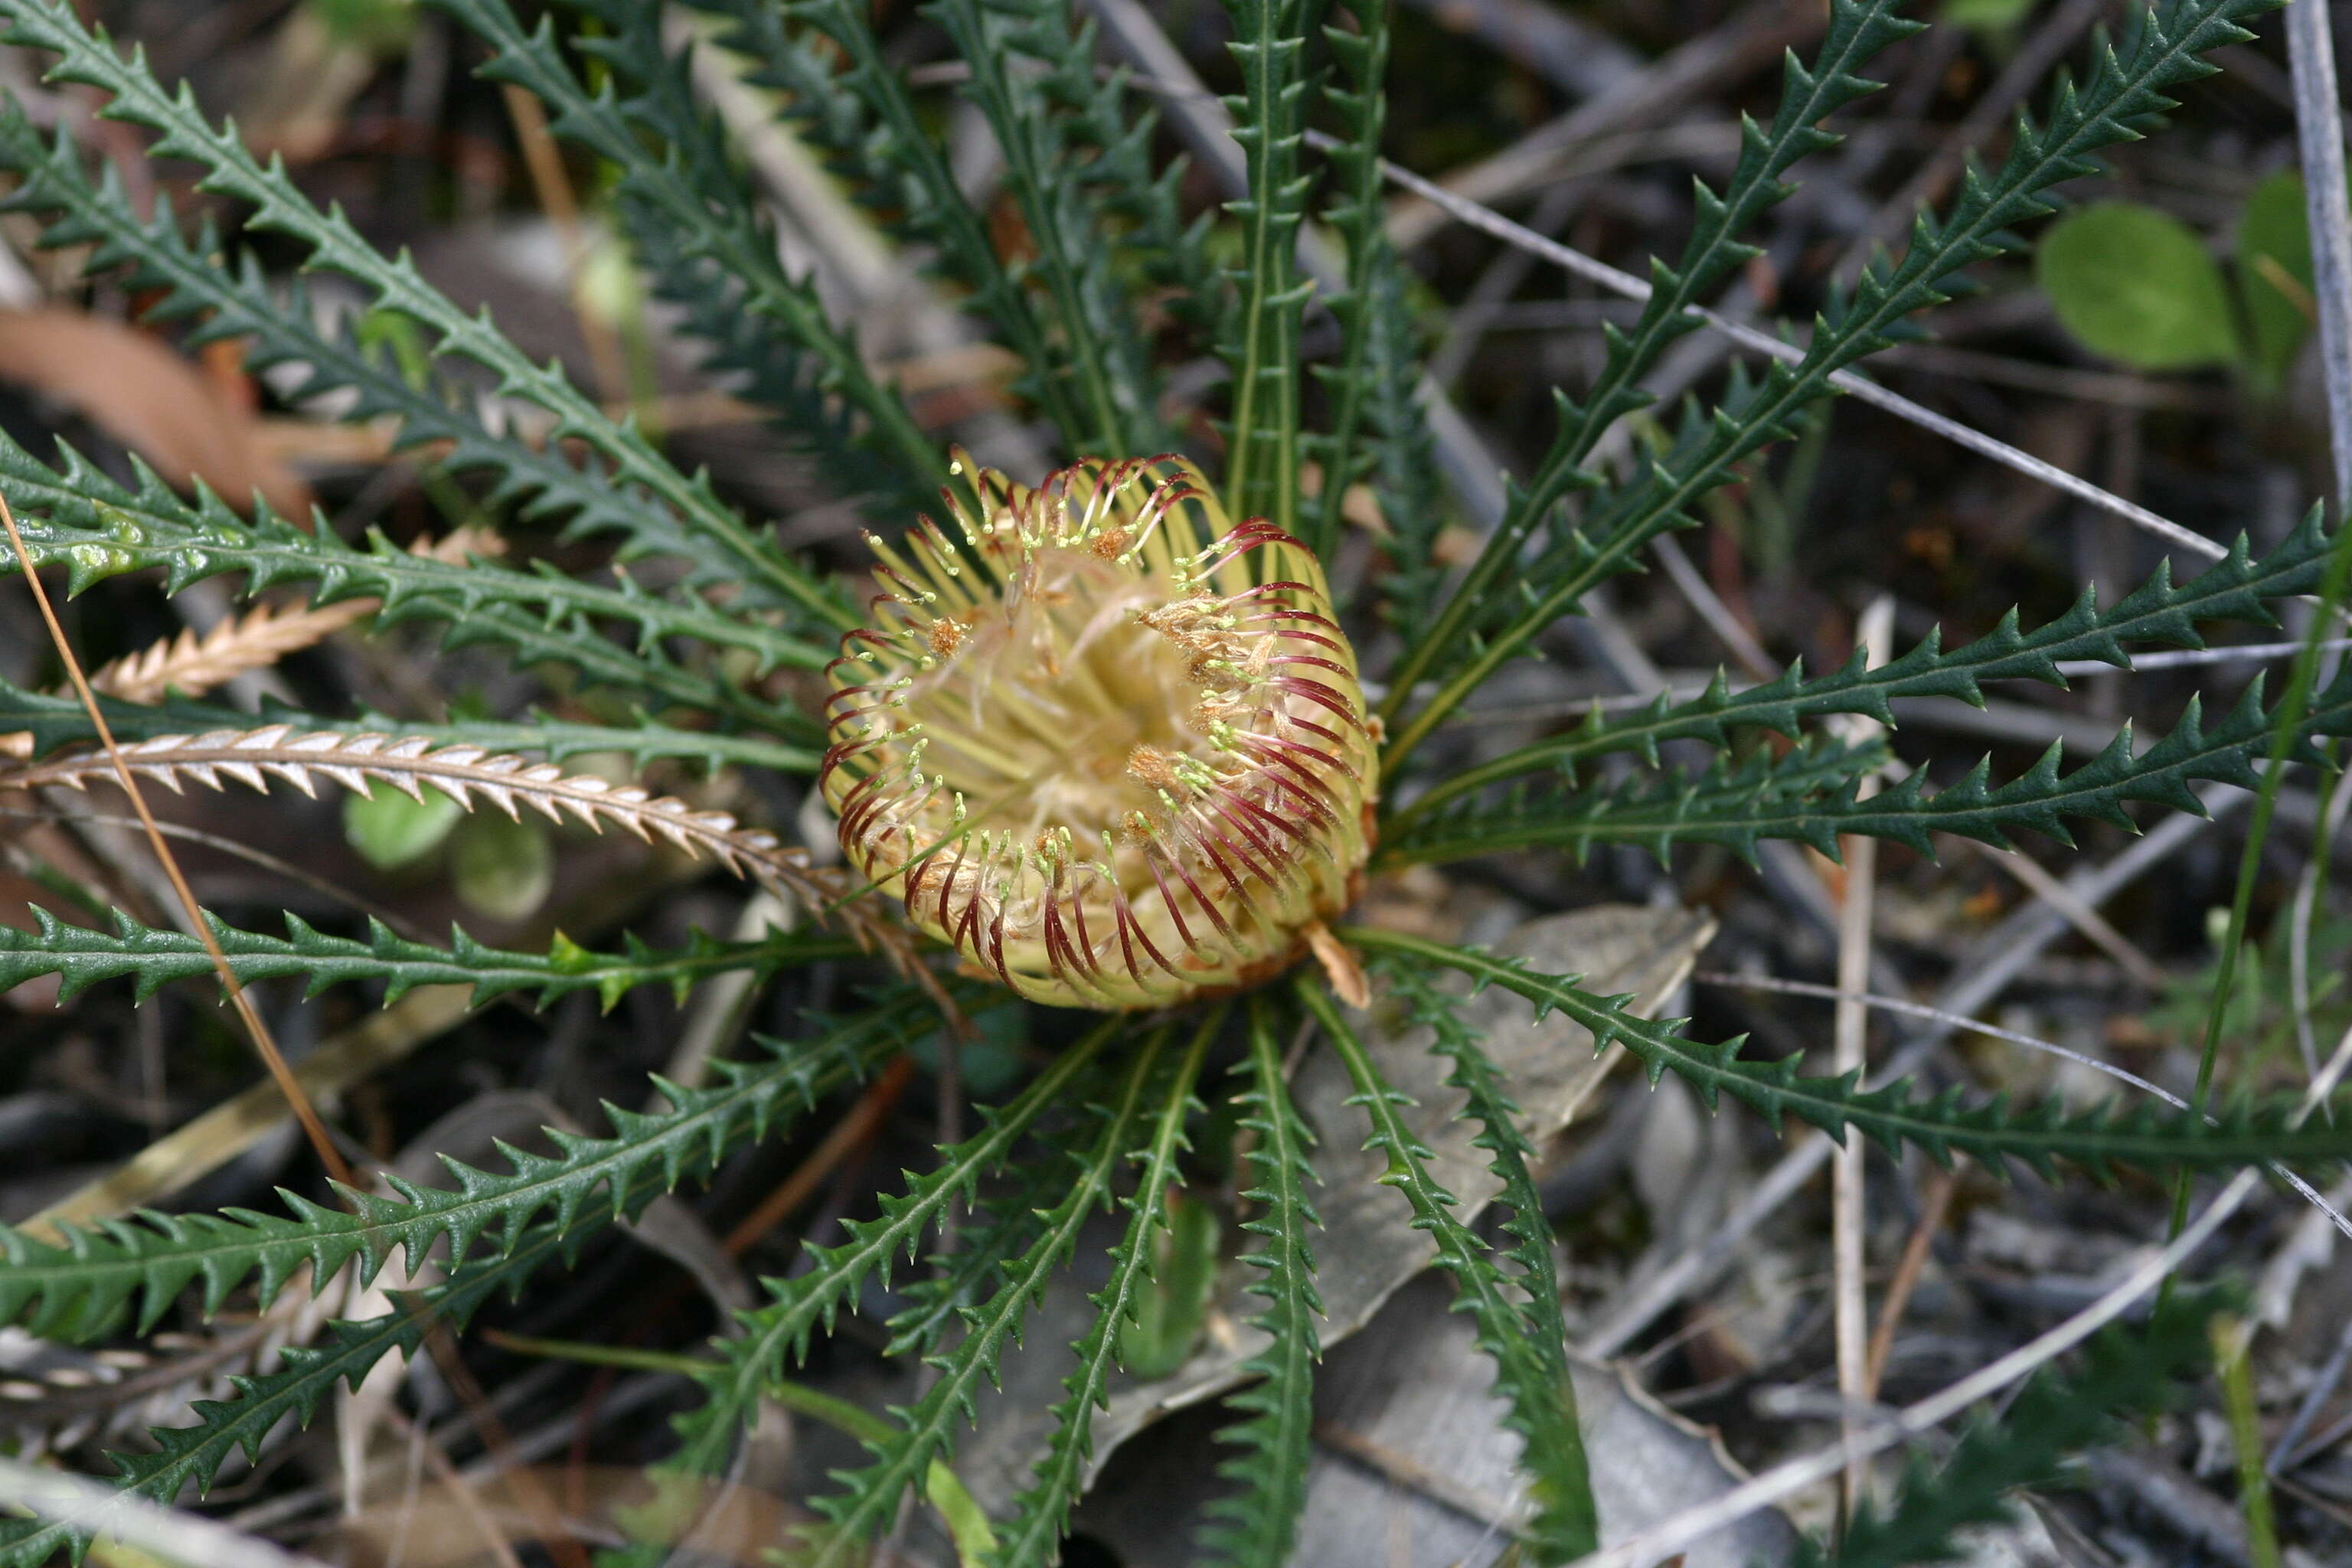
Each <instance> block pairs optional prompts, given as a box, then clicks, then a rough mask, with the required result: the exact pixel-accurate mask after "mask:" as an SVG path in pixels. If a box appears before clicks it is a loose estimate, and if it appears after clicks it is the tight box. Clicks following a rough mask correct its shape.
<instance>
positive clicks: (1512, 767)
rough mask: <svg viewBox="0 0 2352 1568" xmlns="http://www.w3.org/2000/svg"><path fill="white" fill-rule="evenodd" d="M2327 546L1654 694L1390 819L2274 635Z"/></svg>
mask: <svg viewBox="0 0 2352 1568" xmlns="http://www.w3.org/2000/svg"><path fill="white" fill-rule="evenodd" d="M2333 548H2334V545H2333V541H2332V537H2331V536H2330V535H2329V534H2328V533H2327V532H2326V529H2325V527H2324V524H2323V520H2322V517H2321V513H2320V510H2319V509H2318V508H2316V507H2315V508H2313V509H2312V510H2310V511H2309V512H2307V513H2305V516H2304V520H2303V521H2302V523H2301V525H2300V526H2298V527H2297V528H2296V529H2295V530H2294V532H2293V533H2291V534H2289V535H2288V536H2287V537H2286V538H2285V539H2284V540H2282V541H2281V542H2279V544H2278V545H2277V546H2276V547H2275V548H2274V549H2273V550H2271V551H2270V552H2268V553H2267V554H2265V555H2263V556H2262V557H2261V558H2260V559H2259V560H2257V559H2255V558H2254V557H2253V556H2252V554H2251V553H2250V551H2249V548H2248V545H2247V542H2246V539H2245V537H2244V536H2243V535H2240V536H2239V538H2238V539H2237V540H2236V541H2235V542H2233V543H2232V545H2231V550H2230V553H2229V554H2228V555H2227V556H2226V557H2224V558H2223V559H2221V560H2220V561H2217V562H2215V563H2213V564H2212V565H2211V566H2210V567H2208V568H2207V569H2206V570H2205V571H2203V572H2201V573H2200V574H2197V576H2196V577H2194V578H2192V579H2191V580H2189V582H2187V583H2184V584H2179V585H2177V586H2176V585H2175V584H2174V583H2173V581H2172V567H2171V563H2169V562H2166V563H2163V564H2160V565H2159V566H2158V568H2157V570H2156V573H2155V574H2154V575H2153V576H2151V577H2150V578H2149V579H2148V580H2147V582H2146V583H2144V584H2141V585H2140V586H2139V587H2138V588H2137V589H2136V590H2135V591H2133V592H2132V593H2130V594H2127V595H2125V596H2124V597H2123V598H2121V599H2119V600H2117V601H2116V603H2115V604H2114V605H2110V606H2108V607H2107V608H2106V609H2105V610H2102V609H2101V608H2099V605H2098V598H2097V594H2096V591H2095V590H2093V589H2085V590H2084V593H2083V595H2082V596H2081V597H2080V598H2078V599H2076V600H2075V601H2074V605H2073V607H2072V608H2070V609H2069V610H2068V611H2067V612H2066V613H2065V614H2064V615H2063V616H2059V617H2058V618H2057V619H2056V620H2053V621H2051V622H2048V623H2047V624H2045V625H2043V626H2039V627H2037V628H2035V629H2034V630H2033V631H2032V632H2021V631H2020V630H2019V629H2018V617H2017V613H2016V612H2015V611H2013V610H2012V611H2011V612H2010V614H2009V615H2008V616H2004V617H2003V618H2002V620H2001V623H2000V626H1996V627H1995V628H1994V629H1993V630H1992V631H1990V632H1989V633H1987V634H1986V635H1985V636H1983V637H1979V638H1978V639H1977V640H1976V641H1974V642H1971V643H1969V644H1967V645H1966V646H1964V647H1958V648H1954V649H1952V650H1951V651H1950V652H1948V653H1947V652H1945V651H1944V647H1943V637H1942V635H1941V633H1940V632H1930V633H1929V634H1928V635H1927V637H1926V638H1924V639H1923V640H1921V641H1920V642H1919V643H1918V645H1917V646H1916V647H1913V648H1912V649H1911V650H1910V651H1909V652H1908V653H1906V654H1904V655H1902V656H1901V657H1899V658H1892V659H1889V660H1888V661H1887V662H1885V664H1882V665H1878V666H1875V667H1872V666H1870V665H1869V663H1868V659H1867V656H1866V655H1864V654H1859V653H1857V654H1856V655H1855V656H1854V657H1853V658H1851V659H1849V660H1848V661H1847V662H1846V665H1845V668H1843V669H1840V670H1838V671H1837V672H1836V673H1835V674H1832V675H1825V676H1818V677H1816V678H1814V679H1811V680H1808V679H1805V676H1804V666H1803V665H1802V664H1801V663H1799V664H1794V665H1791V666H1790V668H1789V669H1788V670H1787V672H1786V673H1784V674H1783V675H1781V677H1780V679H1777V680H1770V681H1766V682H1764V683H1762V684H1760V685H1757V686H1751V687H1749V688H1748V689H1747V690H1745V691H1738V692H1735V691H1733V690H1732V689H1730V687H1729V684H1728V683H1727V681H1725V680H1724V679H1722V678H1721V677H1720V676H1718V677H1717V680H1716V682H1715V684H1714V685H1713V686H1712V687H1710V688H1709V689H1707V691H1706V694H1705V695H1704V696H1702V697H1698V698H1695V699H1693V700H1688V701H1684V702H1675V701H1672V700H1669V699H1668V698H1667V697H1665V696H1664V695H1663V694H1662V695H1660V696H1659V698H1658V699H1657V700H1656V701H1654V703H1652V704H1651V705H1650V706H1649V707H1648V708H1647V709H1644V710H1641V711H1639V712H1635V713H1627V714H1622V715H1620V716H1616V717H1605V716H1603V715H1601V714H1598V713H1596V714H1594V715H1593V716H1592V717H1591V719H1590V720H1589V721H1587V722H1585V723H1584V724H1582V725H1581V726H1580V727H1579V728H1577V729H1575V730H1572V731H1567V732H1566V733H1563V734H1559V735H1555V736H1552V737H1550V738H1549V739H1547V740H1542V741H1538V742H1536V743H1535V744H1533V745H1530V746H1524V747H1521V748H1520V749H1519V750H1517V751H1516V752H1509V753H1507V754H1506V755H1504V756H1501V757H1497V758H1496V759H1495V760H1494V761H1493V762H1491V763H1481V764H1479V765H1478V766H1476V767H1473V768H1465V769H1462V770H1461V771H1459V772H1458V773H1452V774H1449V775H1448V776H1446V777H1445V778H1443V779H1440V780H1438V781H1436V782H1435V783H1433V784H1431V786H1430V787H1429V789H1428V790H1427V791H1426V792H1424V793H1423V795H1421V796H1420V797H1419V798H1417V799H1416V800H1414V802H1413V803H1412V805H1410V806H1408V807H1407V808H1405V810H1404V811H1403V812H1402V813H1400V814H1399V816H1398V817H1397V818H1396V820H1397V821H1399V822H1401V823H1402V822H1410V821H1412V820H1414V819H1415V818H1417V817H1419V816H1423V815H1425V814H1426V813H1428V812H1429V811H1430V810H1431V809H1432V808H1433V807H1435V806H1437V805H1441V804H1443V803H1444V802H1446V801H1449V800H1452V799H1454V798H1456V797H1458V796H1461V795H1469V794H1471V793H1473V792H1474V791H1475V790H1477V789H1479V788H1481V787H1483V786H1484V785H1486V784H1492V783H1494V782H1495V781H1496V780H1498V779H1506V778H1510V777H1512V776H1514V775H1516V774H1519V773H1531V772H1534V771H1536V770H1537V769H1538V768H1543V767H1547V766H1549V767H1550V768H1553V769H1556V770H1557V771H1559V772H1560V773H1566V774H1569V775H1570V776H1571V777H1573V776H1574V774H1575V772H1576V768H1577V765H1578V764H1579V763H1583V762H1586V761H1588V760H1590V759H1591V758H1595V757H1601V756H1606V755H1609V754H1610V753H1612V752H1632V753H1633V754H1634V755H1636V756H1638V757H1640V758H1641V759H1642V760H1643V762H1645V763H1648V764H1649V765H1650V766H1651V767H1656V766H1657V765H1658V748H1659V747H1660V746H1662V745H1664V744H1665V743H1666V742H1671V741H1705V742H1708V743H1709V744H1712V745H1717V746H1721V745H1725V744H1727V743H1728V742H1729V741H1730V739H1731V736H1732V732H1733V731H1735V730H1738V729H1740V728H1743V727H1747V728H1755V729H1762V730H1771V731H1777V732H1778V733H1780V734H1783V735H1789V736H1792V737H1793V736H1796V735H1800V734H1801V733H1802V732H1803V730H1802V725H1803V721H1805V720H1807V719H1811V718H1819V717H1822V716H1823V715H1826V714H1831V713H1861V714H1864V715H1867V716H1868V717H1870V718H1872V719H1874V720H1876V721H1878V722H1880V723H1882V724H1885V725H1888V726H1890V727H1891V726H1892V725H1893V724H1894V723H1895V712H1894V710H1893V708H1892V707H1891V706H1890V704H1891V703H1893V702H1895V701H1896V700H1899V699H1902V698H1906V697H1951V698H1957V699H1958V700H1960V701H1963V702H1966V703H1968V704H1969V705H1970V706H1972V707H1979V708H1981V707H1982V706H1984V683H1985V682H1987V681H1990V680H2034V681H2041V682H2043V683H2045V684H2048V685H2052V686H2057V687H2061V688H2063V687H2064V686H2065V685H2066V684H2067V682H2066V678H2065V677H2064V676H2063V674H2061V673H2060V671H2059V668H2058V666H2059V664H2060V662H2061V661H2063V660H2069V659H2097V660H2100V661H2101V662H2103V663H2106V664H2111V665H2114V666H2115V667H2116V668H2118V669H2128V668H2131V655H2130V652H2129V648H2130V647H2131V645H2133V644H2135V643H2154V644H2157V645H2158V646H2161V647H2191V648H2197V647H2204V646H2205V639H2204V637H2203V636H2202V634H2201V633H2200V631H2199V630H2198V627H2199V625H2200V623H2211V622H2215V621H2236V622H2239V623H2241V624H2243V625H2250V626H2276V625H2277V624H2278V617H2277V616H2276V614H2275V613H2274V612H2273V610H2272V608H2271V605H2273V604H2276V603H2278V602H2280V601H2282V600H2284V599H2285V598H2288V597H2290V596H2291V595H2296V594H2307V593H2310V592H2311V591H2312V590H2313V589H2314V588H2315V587H2317V586H2318V585H2319V582H2320V578H2321V576H2322V574H2324V573H2325V571H2326V565H2327V558H2328V552H2329V551H2330V550H2331V549H2333Z"/></svg>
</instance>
